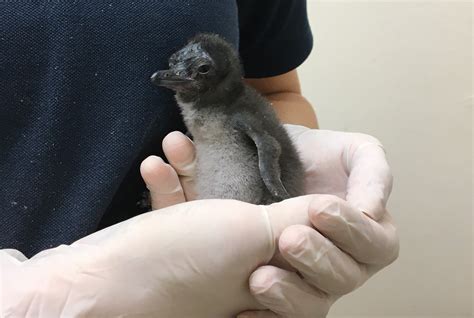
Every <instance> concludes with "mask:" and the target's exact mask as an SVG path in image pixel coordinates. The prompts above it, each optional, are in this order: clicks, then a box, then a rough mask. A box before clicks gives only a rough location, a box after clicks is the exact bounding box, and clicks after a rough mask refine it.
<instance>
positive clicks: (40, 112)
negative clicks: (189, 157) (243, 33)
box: [0, 0, 238, 255]
mask: <svg viewBox="0 0 474 318" xmlns="http://www.w3.org/2000/svg"><path fill="white" fill-rule="evenodd" d="M197 32H214V33H218V34H221V35H222V36H224V37H225V38H227V39H228V40H229V41H231V42H232V43H234V44H235V45H237V43H238V19H237V6H236V4H235V0H214V1H211V0H206V1H203V0H186V1H184V0H183V1H174V0H155V1H148V0H139V1H121V0H120V1H85V0H84V1H80V0H78V1H70V2H66V1H60V0H54V1H52V0H44V1H34V2H31V1H14V2H0V81H1V83H0V84H1V85H0V213H1V223H0V224H1V225H0V248H17V249H20V250H21V251H23V252H25V253H26V254H27V255H31V254H33V253H35V252H37V251H39V250H41V249H44V248H47V247H51V246H56V245H58V244H61V243H66V244H67V243H71V242H72V241H74V240H76V239H78V238H80V237H82V236H84V235H87V234H89V233H91V232H93V231H95V230H97V228H98V227H100V226H106V225H109V224H112V223H114V222H117V221H120V220H123V219H125V218H127V217H130V216H133V215H134V214H136V213H138V208H137V206H136V203H137V201H139V199H140V195H141V192H142V190H144V186H143V183H142V182H141V179H140V175H139V169H138V167H139V164H140V162H141V160H142V159H143V158H145V157H146V156H147V155H149V154H158V155H160V154H161V140H162V138H163V137H164V136H165V135H166V134H167V133H168V132H170V131H172V130H176V129H179V130H183V129H184V126H183V124H182V121H181V117H180V114H179V110H178V107H177V106H176V104H175V101H174V100H173V98H172V94H171V92H168V91H166V90H164V89H157V88H154V87H153V86H152V85H151V84H150V82H149V76H150V75H151V74H152V73H153V72H154V71H156V70H157V69H163V68H165V67H166V64H167V59H168V57H169V55H170V54H172V52H174V51H175V50H176V49H177V48H179V47H180V46H182V45H183V44H184V43H185V42H186V40H187V39H189V38H191V37H192V36H193V35H195V34H196V33H197ZM104 214H105V217H104Z"/></svg>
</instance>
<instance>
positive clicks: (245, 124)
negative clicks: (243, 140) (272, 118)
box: [233, 116, 290, 200]
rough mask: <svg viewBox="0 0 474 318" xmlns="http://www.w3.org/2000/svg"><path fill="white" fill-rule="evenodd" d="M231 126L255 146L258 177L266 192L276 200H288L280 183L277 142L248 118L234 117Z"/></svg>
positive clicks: (285, 191)
mask: <svg viewBox="0 0 474 318" xmlns="http://www.w3.org/2000/svg"><path fill="white" fill-rule="evenodd" d="M233 124H234V125H233V126H234V128H235V129H237V130H238V131H241V132H243V133H244V134H245V135H247V136H248V137H249V138H250V139H252V141H253V142H254V143H255V146H257V154H258V167H259V170H260V176H261V177H262V180H263V183H264V184H265V186H266V187H267V189H268V191H270V193H271V194H272V196H274V197H275V198H277V199H280V200H284V199H288V198H289V197H290V195H289V194H288V191H287V190H286V188H285V186H284V185H283V183H282V181H281V170H280V163H279V161H280V154H281V147H280V144H279V143H278V141H277V140H276V139H275V138H273V137H272V136H271V135H270V134H268V132H266V131H265V130H264V129H263V128H262V127H261V124H260V125H259V124H257V123H256V122H255V121H254V120H252V119H250V118H245V117H243V116H236V117H235V118H234V121H233Z"/></svg>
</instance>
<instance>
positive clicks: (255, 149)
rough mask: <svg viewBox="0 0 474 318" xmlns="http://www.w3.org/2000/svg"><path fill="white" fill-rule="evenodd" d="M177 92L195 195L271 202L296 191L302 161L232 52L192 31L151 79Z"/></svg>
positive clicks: (211, 37)
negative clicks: (193, 163)
mask: <svg viewBox="0 0 474 318" xmlns="http://www.w3.org/2000/svg"><path fill="white" fill-rule="evenodd" d="M151 80H152V82H153V83H154V84H156V85H158V86H164V87H167V88H169V89H172V90H174V91H175V92H176V101H177V102H178V105H179V107H180V109H181V112H182V115H183V118H184V122H185V124H186V126H187V128H188V130H189V132H190V133H191V134H192V136H193V140H194V143H195V145H196V155H197V169H196V174H197V175H196V187H197V192H198V198H199V199H210V198H219V199H236V200H240V201H245V202H249V203H253V204H270V203H273V202H277V201H281V200H283V199H287V198H289V197H293V196H298V195H302V194H303V181H304V174H303V166H302V164H301V161H300V159H299V157H298V154H297V152H296V149H295V147H294V146H293V144H292V142H291V140H290V138H289V136H288V134H287V133H286V131H285V129H284V128H283V126H282V125H281V124H280V122H279V121H278V119H277V117H276V114H275V112H274V111H273V108H272V106H271V105H270V103H269V102H268V101H267V100H266V99H265V98H264V97H263V96H261V95H260V94H259V93H258V92H257V91H256V90H254V89H253V88H251V87H249V86H248V85H246V84H245V83H244V82H243V80H242V68H241V64H240V60H239V56H238V54H237V53H236V51H235V50H234V48H233V47H232V46H231V45H230V44H229V43H228V42H226V41H225V40H224V39H222V38H221V37H219V36H217V35H214V34H198V35H197V36H195V37H194V38H193V39H191V40H190V41H189V43H188V44H187V45H186V46H185V47H184V48H182V49H181V50H179V51H177V52H176V53H174V54H173V55H172V56H171V57H170V58H169V69H168V70H164V71H157V72H156V73H154V74H153V75H152V77H151Z"/></svg>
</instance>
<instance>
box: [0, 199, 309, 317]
mask: <svg viewBox="0 0 474 318" xmlns="http://www.w3.org/2000/svg"><path fill="white" fill-rule="evenodd" d="M312 199H313V198H312V197H311V196H306V197H300V198H295V199H293V200H287V201H285V202H283V203H279V204H275V205H272V206H270V207H262V206H255V205H251V204H248V203H243V202H239V201H232V200H202V201H193V202H188V203H183V204H179V205H175V206H172V207H168V208H166V209H162V210H160V211H154V212H149V213H146V214H143V215H140V216H137V217H135V218H133V219H130V220H127V221H125V222H122V223H119V224H116V225H114V226H112V227H109V228H106V229H104V230H102V231H99V232H97V233H94V234H92V235H90V236H87V237H85V238H83V239H81V240H79V241H77V242H75V243H73V244H71V245H70V246H65V245H63V246H59V247H57V248H53V249H49V250H46V251H43V252H41V253H39V254H37V255H35V256H34V257H32V258H31V259H26V258H25V257H24V256H23V255H22V254H21V253H20V252H18V251H14V250H2V251H0V266H1V267H0V274H1V277H0V278H1V289H0V291H1V294H0V304H1V308H0V309H1V312H0V316H1V317H47V318H51V317H160V318H166V317H179V318H186V317H189V318H199V317H203V318H204V317H205V318H212V317H216V318H217V317H219V318H221V317H234V316H235V315H236V314H237V313H239V312H241V311H242V310H245V309H248V308H253V309H259V308H263V306H261V305H259V304H258V302H257V301H256V300H255V298H254V297H253V296H252V295H251V293H250V290H249V288H248V278H249V276H250V274H251V273H252V272H253V271H254V270H255V268H257V267H258V266H260V265H262V264H265V263H267V262H268V261H269V260H270V259H271V258H272V257H273V255H274V253H275V251H276V250H277V246H276V243H277V241H278V236H279V234H280V233H281V231H282V230H283V229H284V228H286V227H287V226H289V225H291V224H309V222H308V221H307V209H308V206H309V204H310V201H311V200H312Z"/></svg>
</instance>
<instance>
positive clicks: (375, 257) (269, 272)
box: [142, 125, 399, 317]
mask: <svg viewBox="0 0 474 318" xmlns="http://www.w3.org/2000/svg"><path fill="white" fill-rule="evenodd" d="M286 128H287V130H288V132H289V133H290V136H291V138H292V140H293V142H294V143H295V145H296V147H297V149H298V151H299V153H300V155H301V158H302V160H303V163H304V167H305V170H306V180H305V182H306V192H307V193H308V194H310V193H318V194H320V195H318V196H315V197H314V200H313V201H312V203H311V205H310V207H309V210H308V212H309V213H308V216H309V218H310V220H311V223H312V224H311V226H304V225H295V226H290V227H288V228H286V229H285V230H284V231H283V233H282V235H281V238H280V240H279V249H280V252H281V255H279V257H277V259H276V260H274V261H273V262H272V263H273V264H274V265H278V267H276V266H263V267H261V268H259V269H258V270H257V271H255V272H254V273H253V275H252V276H251V278H250V288H251V291H252V293H253V294H254V295H255V297H256V298H257V299H258V300H259V302H260V303H261V304H263V305H264V306H265V307H267V308H268V309H270V310H271V311H253V312H251V311H248V312H244V313H242V314H241V315H240V317H281V316H282V317H324V316H325V315H326V314H327V312H328V311H329V308H330V306H331V304H332V303H333V302H334V301H335V300H336V299H337V298H339V297H340V296H341V295H343V294H346V293H349V292H351V291H353V290H354V289H356V288H357V287H359V286H360V285H362V284H363V283H364V282H365V281H366V280H367V279H368V278H369V277H370V276H372V275H373V274H374V273H375V272H377V271H379V270H380V269H382V268H383V267H385V266H387V265H389V264H390V263H391V262H393V261H394V260H395V259H396V258H397V256H398V248H399V240H398V236H397V232H396V228H395V226H394V224H393V221H392V218H391V216H390V214H389V213H388V211H387V210H386V208H385V206H386V202H387V200H388V197H389V195H390V191H391V188H392V175H391V172H390V168H389V166H388V164H387V161H386V159H385V153H384V151H383V148H382V146H381V144H380V142H379V141H378V140H376V139H375V138H373V137H371V136H368V135H364V134H356V133H344V132H335V131H325V130H311V129H308V128H305V127H302V126H295V125H286ZM163 149H164V152H165V155H166V156H167V159H168V161H169V162H170V164H165V163H164V162H163V161H162V160H161V159H160V158H158V157H149V158H147V159H146V160H145V161H144V162H143V164H142V176H143V178H144V180H145V182H146V183H147V185H148V188H149V189H150V192H151V194H152V203H153V206H154V208H162V207H165V206H168V205H172V204H176V203H179V202H182V201H184V200H192V199H193V198H194V197H195V192H194V188H193V187H194V182H193V177H194V166H195V155H194V147H193V144H192V142H191V141H190V140H189V139H188V138H187V137H186V136H184V135H183V134H181V133H178V132H173V133H171V134H169V135H168V136H167V137H166V138H165V140H164V141H163ZM299 212H300V211H294V213H295V217H297V215H298V213H299ZM281 256H282V257H283V259H284V260H286V261H287V262H288V263H290V264H291V266H292V267H293V268H294V269H296V270H297V271H298V272H299V273H300V274H301V276H302V277H300V276H299V275H297V274H295V273H294V272H293V271H294V270H293V271H287V270H285V269H287V268H288V266H286V265H285V264H282V262H281V260H282V257H281ZM279 267H281V268H279ZM282 268H285V269H282Z"/></svg>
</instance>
